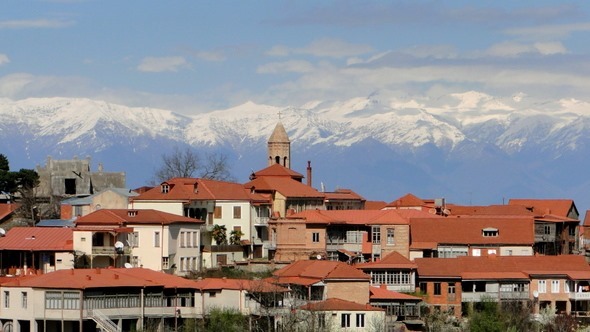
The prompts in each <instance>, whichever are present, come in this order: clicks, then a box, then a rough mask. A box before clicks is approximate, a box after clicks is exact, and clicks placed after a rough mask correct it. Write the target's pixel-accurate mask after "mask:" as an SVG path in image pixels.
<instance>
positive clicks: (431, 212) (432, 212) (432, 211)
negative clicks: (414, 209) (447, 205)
mask: <svg viewBox="0 0 590 332" xmlns="http://www.w3.org/2000/svg"><path fill="white" fill-rule="evenodd" d="M428 213H430V214H436V209H430V210H428Z"/></svg>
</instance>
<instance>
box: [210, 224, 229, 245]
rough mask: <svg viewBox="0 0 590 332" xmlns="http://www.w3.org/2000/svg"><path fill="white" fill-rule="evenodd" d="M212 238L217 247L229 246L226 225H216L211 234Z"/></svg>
mask: <svg viewBox="0 0 590 332" xmlns="http://www.w3.org/2000/svg"><path fill="white" fill-rule="evenodd" d="M211 236H212V237H213V240H214V241H215V244H217V245H221V244H227V229H226V228H225V225H217V224H215V225H214V226H213V231H212V232H211Z"/></svg>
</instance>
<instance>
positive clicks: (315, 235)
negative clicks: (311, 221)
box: [311, 232, 320, 243]
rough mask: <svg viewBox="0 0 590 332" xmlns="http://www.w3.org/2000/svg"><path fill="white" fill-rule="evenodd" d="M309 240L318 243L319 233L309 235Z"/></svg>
mask: <svg viewBox="0 0 590 332" xmlns="http://www.w3.org/2000/svg"><path fill="white" fill-rule="evenodd" d="M311 240H312V242H315V243H318V242H320V233H319V232H313V233H312V234H311Z"/></svg>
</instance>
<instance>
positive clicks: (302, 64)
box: [256, 60, 314, 74]
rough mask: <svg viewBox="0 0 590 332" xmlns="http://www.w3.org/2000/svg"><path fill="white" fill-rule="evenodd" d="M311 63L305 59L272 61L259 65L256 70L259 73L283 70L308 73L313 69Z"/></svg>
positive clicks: (280, 71)
mask: <svg viewBox="0 0 590 332" xmlns="http://www.w3.org/2000/svg"><path fill="white" fill-rule="evenodd" d="M313 68H314V67H313V65H312V64H311V63H309V62H307V61H302V60H300V61H297V60H293V61H285V62H272V63H267V64H264V65H262V66H259V67H258V69H257V70H256V72H257V73H259V74H277V73H283V72H291V73H308V72H310V71H312V70H313Z"/></svg>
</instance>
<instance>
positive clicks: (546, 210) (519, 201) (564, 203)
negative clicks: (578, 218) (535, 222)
mask: <svg viewBox="0 0 590 332" xmlns="http://www.w3.org/2000/svg"><path fill="white" fill-rule="evenodd" d="M508 205H521V206H525V207H527V208H531V207H532V208H533V209H534V211H535V212H536V213H541V214H554V215H558V216H561V217H568V214H569V213H570V211H572V209H573V210H574V212H576V214H577V213H578V211H577V209H576V206H575V204H574V201H573V200H571V199H524V198H511V199H510V200H509V201H508Z"/></svg>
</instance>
